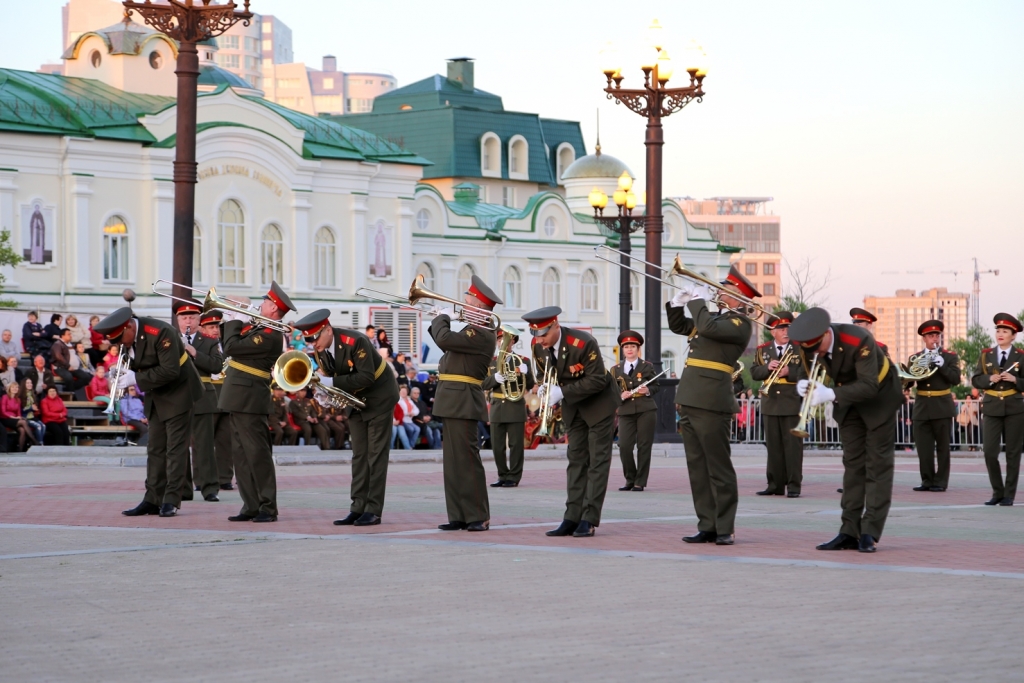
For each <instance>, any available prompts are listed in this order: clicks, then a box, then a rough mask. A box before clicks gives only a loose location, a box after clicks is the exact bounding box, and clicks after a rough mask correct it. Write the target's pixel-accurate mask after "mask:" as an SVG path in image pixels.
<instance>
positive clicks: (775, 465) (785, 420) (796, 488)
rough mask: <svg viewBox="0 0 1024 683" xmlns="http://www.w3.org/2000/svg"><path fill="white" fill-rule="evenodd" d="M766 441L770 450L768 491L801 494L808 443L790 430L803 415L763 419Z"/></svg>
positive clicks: (766, 417)
mask: <svg viewBox="0 0 1024 683" xmlns="http://www.w3.org/2000/svg"><path fill="white" fill-rule="evenodd" d="M762 419H763V420H764V441H765V445H766V446H767V447H768V486H767V488H766V489H765V490H766V491H771V492H772V493H784V492H785V491H786V489H787V488H788V489H789V492H790V493H800V484H801V482H803V480H804V440H803V439H801V438H800V437H798V436H793V435H792V434H791V433H790V431H789V430H790V429H792V428H793V427H796V423H797V422H799V421H800V416H799V415H763V416H762Z"/></svg>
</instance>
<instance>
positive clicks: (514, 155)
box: [508, 135, 530, 180]
mask: <svg viewBox="0 0 1024 683" xmlns="http://www.w3.org/2000/svg"><path fill="white" fill-rule="evenodd" d="M529 167H530V145H529V144H528V143H527V142H526V138H524V137H523V136H522V135H513V136H512V139H511V140H509V141H508V177H509V178H514V179H516V180H529V178H530V173H529V171H530V168H529Z"/></svg>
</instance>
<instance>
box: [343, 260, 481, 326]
mask: <svg viewBox="0 0 1024 683" xmlns="http://www.w3.org/2000/svg"><path fill="white" fill-rule="evenodd" d="M356 294H357V295H358V296H361V297H365V298H367V299H371V300H373V301H380V302H381V303H385V304H387V305H388V306H390V307H391V308H408V309H412V310H415V311H420V312H421V313H426V314H427V315H437V314H438V313H439V311H440V309H439V308H437V307H436V306H435V307H430V308H422V307H421V306H420V305H419V303H420V302H421V301H422V300H423V299H433V300H434V301H443V302H445V303H448V304H451V305H452V308H453V309H454V310H455V313H456V317H457V319H458V320H459V321H460V322H464V323H466V324H467V325H474V326H476V327H484V328H487V329H489V330H495V331H496V330H497V329H498V328H499V327H501V318H499V317H498V316H497V315H496V314H495V313H494V312H493V311H489V310H487V309H486V308H481V307H479V306H472V305H470V304H467V303H464V302H462V301H459V300H458V299H452V298H451V297H447V296H444V295H443V294H438V293H437V292H433V291H431V290H429V289H427V288H426V287H424V286H423V275H422V274H421V275H417V276H416V279H415V280H413V281H412V285H411V286H410V287H409V297H408V299H402V298H401V297H397V296H395V295H394V294H389V293H388V292H382V291H381V290H379V289H370V288H369V287H360V288H359V289H357V290H356Z"/></svg>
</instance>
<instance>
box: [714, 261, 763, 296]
mask: <svg viewBox="0 0 1024 683" xmlns="http://www.w3.org/2000/svg"><path fill="white" fill-rule="evenodd" d="M722 284H723V285H735V286H736V288H737V289H739V290H740V294H742V295H743V296H745V297H747V298H748V299H754V298H756V297H759V296H761V292H759V291H757V287H755V286H754V283H752V282H751V281H750V280H748V279H747V278H746V277H744V276H743V274H742V273H741V272H740V269H739V268H737V267H736V264H735V263H734V264H732V265H731V266H729V274H728V275H726V277H725V279H724V280H722Z"/></svg>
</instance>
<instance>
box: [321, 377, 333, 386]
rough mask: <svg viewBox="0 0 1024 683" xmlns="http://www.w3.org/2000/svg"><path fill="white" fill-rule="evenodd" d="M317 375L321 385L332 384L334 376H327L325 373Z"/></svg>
mask: <svg viewBox="0 0 1024 683" xmlns="http://www.w3.org/2000/svg"><path fill="white" fill-rule="evenodd" d="M319 377H320V380H319V381H320V384H321V386H325V387H333V386H334V377H331V376H327V375H320V376H319Z"/></svg>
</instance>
